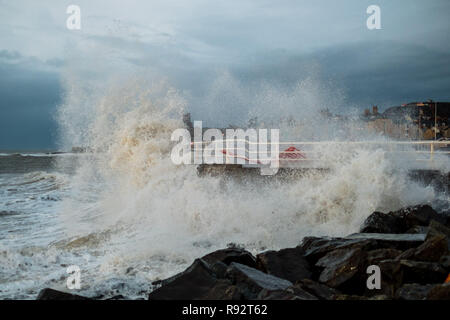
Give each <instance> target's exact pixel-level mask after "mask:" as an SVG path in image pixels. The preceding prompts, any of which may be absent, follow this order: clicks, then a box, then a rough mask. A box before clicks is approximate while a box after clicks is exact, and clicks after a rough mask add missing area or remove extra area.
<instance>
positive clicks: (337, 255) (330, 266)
mask: <svg viewBox="0 0 450 320" xmlns="http://www.w3.org/2000/svg"><path fill="white" fill-rule="evenodd" d="M364 259H365V254H364V252H363V251H362V250H361V249H360V248H346V249H337V250H333V251H331V252H330V253H328V254H326V255H325V256H323V257H322V258H321V259H320V260H319V261H317V263H316V266H318V267H324V270H323V271H322V273H321V274H320V277H319V281H320V282H322V283H325V284H326V285H327V286H329V287H332V288H337V287H339V286H340V285H342V284H343V283H345V282H346V281H348V280H350V279H351V278H352V277H353V276H355V275H356V274H357V273H358V272H359V271H360V269H361V266H362V262H363V260H364Z"/></svg>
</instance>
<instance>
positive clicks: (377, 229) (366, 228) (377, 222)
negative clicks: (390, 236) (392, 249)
mask: <svg viewBox="0 0 450 320" xmlns="http://www.w3.org/2000/svg"><path fill="white" fill-rule="evenodd" d="M403 231H404V230H403V226H402V222H401V220H400V218H399V217H397V216H395V215H393V214H391V213H382V212H378V211H376V212H374V213H372V214H371V215H370V216H368V217H367V218H366V220H365V221H364V223H363V225H362V227H361V230H360V232H361V233H401V232H403Z"/></svg>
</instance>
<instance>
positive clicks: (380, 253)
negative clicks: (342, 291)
mask: <svg viewBox="0 0 450 320" xmlns="http://www.w3.org/2000/svg"><path fill="white" fill-rule="evenodd" d="M401 253H402V252H401V251H400V250H396V249H389V248H382V249H375V250H370V251H368V252H367V265H368V266H370V265H373V264H376V265H378V263H379V262H380V261H381V260H387V259H394V258H396V257H398V256H399V255H400V254H401Z"/></svg>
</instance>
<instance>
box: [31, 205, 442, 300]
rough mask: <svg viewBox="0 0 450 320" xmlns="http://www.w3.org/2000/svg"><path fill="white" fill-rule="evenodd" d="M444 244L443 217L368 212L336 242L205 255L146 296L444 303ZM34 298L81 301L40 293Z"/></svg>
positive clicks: (409, 211)
mask: <svg viewBox="0 0 450 320" xmlns="http://www.w3.org/2000/svg"><path fill="white" fill-rule="evenodd" d="M449 240H450V212H441V213H437V212H436V211H435V210H433V208H431V207H430V206H428V205H421V206H416V207H409V208H404V209H401V210H399V211H395V212H389V213H381V212H374V213H373V214H371V215H370V216H369V217H368V218H367V219H366V221H365V222H364V224H363V225H362V227H361V229H360V233H356V234H352V235H349V236H346V237H343V238H329V237H306V238H304V239H303V241H301V243H300V244H299V245H298V246H297V247H295V248H286V249H282V250H279V251H265V252H262V253H259V254H258V255H256V257H255V256H253V255H252V254H251V253H250V252H248V251H246V250H245V249H243V248H239V247H237V246H230V247H229V248H226V249H223V250H218V251H214V252H211V253H209V254H207V255H206V256H204V257H202V258H198V259H196V260H195V261H194V262H193V263H192V265H191V266H189V267H188V268H187V269H186V270H185V271H183V272H181V273H179V274H177V275H175V276H173V277H171V278H169V279H165V280H162V281H158V282H156V283H153V284H154V285H155V287H156V289H154V290H153V291H152V292H150V293H149V295H148V299H149V300H172V299H187V300H191V299H220V300H222V299H230V300H250V299H263V300H265V299H277V300H367V299H375V300H392V299H394V300H424V299H426V300H442V299H444V300H448V299H450V278H449V273H450V252H449V248H450V241H449ZM369 266H372V267H370V268H369ZM374 266H375V267H374ZM373 270H375V271H373ZM377 270H378V271H379V273H380V274H379V275H377ZM377 276H378V280H379V283H378V284H376V283H377V280H376V279H377V278H376V277H377ZM372 281H373V283H375V285H371V284H372ZM117 298H120V296H119V297H117ZM37 299H41V300H51V299H64V300H67V299H69V300H73V299H88V298H86V297H81V296H77V295H73V294H69V293H64V292H59V291H56V290H52V289H49V288H47V289H43V290H42V291H41V292H40V293H39V295H38V297H37Z"/></svg>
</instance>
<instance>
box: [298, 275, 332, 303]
mask: <svg viewBox="0 0 450 320" xmlns="http://www.w3.org/2000/svg"><path fill="white" fill-rule="evenodd" d="M295 287H300V288H301V289H303V290H305V291H307V292H309V293H311V294H312V295H314V296H316V297H318V298H319V299H323V300H332V299H333V298H334V296H336V295H338V294H341V293H340V292H339V291H338V290H336V289H333V288H330V287H327V286H326V285H324V284H321V283H318V282H315V281H313V280H310V279H303V280H301V281H298V282H297V283H296V284H295Z"/></svg>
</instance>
